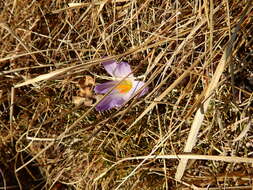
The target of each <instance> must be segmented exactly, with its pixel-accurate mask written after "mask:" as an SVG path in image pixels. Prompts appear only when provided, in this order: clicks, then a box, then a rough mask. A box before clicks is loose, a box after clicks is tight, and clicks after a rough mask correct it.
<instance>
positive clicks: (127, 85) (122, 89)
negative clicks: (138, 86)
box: [116, 80, 133, 94]
mask: <svg viewBox="0 0 253 190" xmlns="http://www.w3.org/2000/svg"><path fill="white" fill-rule="evenodd" d="M132 87H133V83H132V82H131V81H129V80H123V81H121V82H120V83H119V84H118V85H117V87H116V90H118V92H119V93H121V94H124V93H127V92H129V90H130V89H131V88H132Z"/></svg>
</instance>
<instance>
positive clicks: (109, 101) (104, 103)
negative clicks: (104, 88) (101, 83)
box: [96, 94, 125, 111]
mask: <svg viewBox="0 0 253 190" xmlns="http://www.w3.org/2000/svg"><path fill="white" fill-rule="evenodd" d="M124 103H125V100H124V99H123V98H122V97H121V96H117V95H116V94H109V95H108V96H106V97H104V98H103V99H102V100H101V101H100V102H99V103H98V104H97V106H96V110H97V111H105V110H109V109H112V108H114V107H119V106H122V105H123V104H124Z"/></svg>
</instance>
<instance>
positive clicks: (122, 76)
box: [95, 60, 148, 111]
mask: <svg viewBox="0 0 253 190" xmlns="http://www.w3.org/2000/svg"><path fill="white" fill-rule="evenodd" d="M102 64H103V66H104V68H105V70H106V71H107V72H108V73H109V74H110V75H111V76H112V77H113V80H112V81H108V82H105V83H102V84H98V85H97V86H96V87H95V92H96V93H97V94H106V93H108V92H110V93H109V94H108V95H107V96H105V97H104V98H103V99H102V100H101V101H100V102H99V103H98V104H97V106H96V110H97V111H105V110H109V109H112V108H114V107H120V106H122V105H123V104H124V103H126V102H127V101H128V100H130V98H132V97H133V96H134V95H135V94H136V93H137V92H138V90H140V89H141V88H142V87H143V86H144V82H142V81H136V80H135V77H134V76H133V74H132V70H131V68H130V65H129V64H128V63H126V62H119V63H117V62H116V61H114V60H111V61H106V62H103V63H102ZM147 92H148V88H147V87H146V88H144V89H143V90H142V91H141V92H140V94H139V95H138V97H140V96H143V95H144V94H146V93H147Z"/></svg>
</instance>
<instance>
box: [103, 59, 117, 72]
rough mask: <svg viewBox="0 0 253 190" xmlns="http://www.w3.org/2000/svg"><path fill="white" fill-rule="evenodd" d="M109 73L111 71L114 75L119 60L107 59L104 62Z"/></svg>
mask: <svg viewBox="0 0 253 190" xmlns="http://www.w3.org/2000/svg"><path fill="white" fill-rule="evenodd" d="M102 64H103V66H104V68H105V70H106V71H107V73H109V74H110V75H111V76H114V72H115V70H116V67H117V66H118V64H117V62H116V61H114V60H110V61H105V62H103V63H102Z"/></svg>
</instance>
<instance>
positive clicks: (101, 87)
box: [94, 81, 117, 94]
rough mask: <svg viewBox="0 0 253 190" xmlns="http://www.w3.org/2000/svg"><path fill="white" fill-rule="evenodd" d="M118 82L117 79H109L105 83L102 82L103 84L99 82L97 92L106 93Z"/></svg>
mask: <svg viewBox="0 0 253 190" xmlns="http://www.w3.org/2000/svg"><path fill="white" fill-rule="evenodd" d="M116 84H117V82H116V81H109V82H105V83H102V84H98V85H97V86H96V87H95V89H94V91H95V92H96V93H97V94H106V93H107V92H109V91H110V89H112V88H113V87H114V86H115V85H116Z"/></svg>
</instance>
